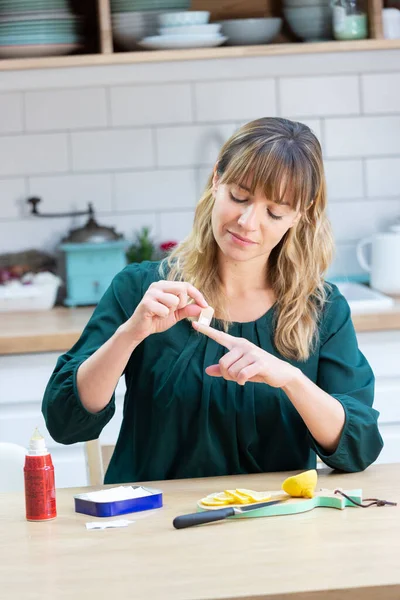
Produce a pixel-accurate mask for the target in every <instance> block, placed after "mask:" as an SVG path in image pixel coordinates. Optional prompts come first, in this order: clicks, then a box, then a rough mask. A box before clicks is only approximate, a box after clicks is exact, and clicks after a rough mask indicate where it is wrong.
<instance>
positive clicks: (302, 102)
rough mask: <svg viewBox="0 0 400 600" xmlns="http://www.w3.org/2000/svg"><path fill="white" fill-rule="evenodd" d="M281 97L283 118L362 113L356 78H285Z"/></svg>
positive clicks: (281, 86) (354, 76)
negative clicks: (284, 116)
mask: <svg viewBox="0 0 400 600" xmlns="http://www.w3.org/2000/svg"><path fill="white" fill-rule="evenodd" d="M279 94H280V98H281V110H282V114H284V115H293V117H308V116H315V115H318V116H324V115H352V114H358V113H359V112H360V93H359V82H358V77H357V75H342V76H330V77H296V78H291V79H285V78H283V79H281V81H280V90H279Z"/></svg>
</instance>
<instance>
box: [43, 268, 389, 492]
mask: <svg viewBox="0 0 400 600" xmlns="http://www.w3.org/2000/svg"><path fill="white" fill-rule="evenodd" d="M158 267H159V263H155V262H144V263H140V264H131V265H129V266H127V267H126V268H125V269H124V270H123V271H121V272H120V273H119V274H118V275H117V276H116V277H115V278H114V280H113V282H112V284H111V286H110V287H109V289H108V290H107V291H106V293H105V294H104V296H103V298H102V299H101V301H100V303H99V304H98V306H97V307H96V309H95V311H94V313H93V316H92V317H91V319H90V321H89V322H88V324H87V325H86V327H85V329H84V331H83V333H82V335H81V337H80V339H79V340H78V342H77V343H76V344H75V345H74V346H73V348H71V350H69V351H68V352H66V353H65V354H63V355H62V356H61V357H60V358H59V359H58V361H57V364H56V367H55V370H54V372H53V374H52V376H51V378H50V381H49V383H48V385H47V388H46V391H45V394H44V399H43V405H42V410H43V414H44V417H45V420H46V425H47V427H48V430H49V432H50V434H51V435H52V437H53V438H54V439H55V440H56V441H58V442H60V443H63V444H73V443H75V442H83V441H86V440H92V439H96V438H98V437H99V435H100V433H101V431H102V429H103V427H104V426H105V425H106V424H107V423H108V422H109V420H110V419H111V418H112V416H113V414H114V411H115V398H114V396H113V397H112V398H110V402H109V403H108V405H107V406H106V407H105V408H104V409H103V410H102V411H101V412H99V413H97V414H92V413H90V412H88V411H87V410H86V409H85V408H84V407H83V405H82V403H81V401H80V399H79V393H78V389H77V384H76V373H77V370H78V368H79V366H80V365H81V364H82V362H83V361H84V360H86V359H87V358H88V357H89V356H90V355H91V354H93V353H94V352H95V351H96V350H97V348H99V347H100V346H101V345H102V344H104V342H106V340H108V339H109V338H110V337H111V336H112V335H113V334H114V332H115V331H116V329H117V328H118V327H119V326H120V325H121V324H122V323H123V322H125V321H126V320H127V319H128V318H129V317H130V316H131V315H132V313H133V312H134V310H135V308H136V306H137V305H138V303H139V302H140V300H141V298H142V297H143V295H144V293H145V291H146V290H147V288H148V287H149V285H150V284H151V283H152V282H153V281H157V280H159V279H160V275H159V272H158ZM273 315H274V307H273V308H271V309H270V310H268V312H266V314H265V315H263V316H262V317H261V318H259V319H257V320H256V321H253V322H250V323H233V325H232V327H231V329H230V331H229V333H231V334H232V335H234V336H238V337H244V338H246V339H248V340H250V341H251V342H253V343H254V344H256V345H257V346H259V347H261V348H263V349H264V350H266V351H267V352H270V353H271V354H274V355H275V356H277V357H280V358H282V357H281V356H280V354H279V352H278V351H277V350H276V349H275V347H274V343H273ZM213 325H214V326H215V327H217V328H218V326H219V322H218V321H216V320H214V322H213ZM225 352H227V350H226V349H225V348H224V347H222V346H221V345H219V344H217V343H216V342H215V341H214V340H211V339H210V338H208V337H207V336H205V335H202V334H200V333H198V332H196V331H195V330H194V329H193V327H192V325H191V323H190V322H189V321H187V320H183V321H181V322H179V323H178V324H176V325H175V326H174V327H172V328H171V329H169V330H168V331H166V332H164V333H159V334H154V335H151V336H149V337H148V338H146V339H145V340H144V341H143V342H142V343H141V344H140V345H139V346H138V347H137V348H136V349H135V350H134V352H133V353H132V355H131V357H130V359H129V362H128V364H127V366H126V369H125V371H124V376H125V381H126V388H127V391H126V395H125V400H124V410H123V421H122V425H121V430H120V433H119V437H118V441H117V444H116V448H115V451H114V454H113V456H112V459H111V462H110V465H109V468H108V470H107V473H106V476H105V483H128V482H135V481H152V480H163V479H178V478H185V477H209V476H216V475H233V474H242V473H261V472H268V471H290V470H306V469H312V468H315V465H316V454H318V455H319V456H320V457H321V459H322V460H323V461H324V462H325V463H326V464H328V465H329V466H330V467H332V468H336V469H340V470H343V471H360V470H363V469H365V468H366V467H368V465H370V464H371V463H372V462H373V461H374V460H375V459H376V458H377V456H378V455H379V453H380V451H381V449H382V446H383V442H382V439H381V436H380V434H379V431H378V427H377V418H378V416H379V413H378V412H377V411H376V410H374V409H373V408H372V402H373V396H374V376H373V373H372V370H371V368H370V366H369V364H368V362H367V361H366V359H365V357H364V356H363V354H362V353H361V352H360V351H359V349H358V346H357V340H356V335H355V332H354V328H353V325H352V321H351V318H350V310H349V306H348V304H347V302H346V300H345V298H344V297H343V296H342V295H341V294H340V293H339V291H338V289H337V287H336V286H334V285H333V286H332V292H331V293H330V297H329V302H328V303H327V304H326V308H325V309H324V313H323V315H322V319H321V326H320V342H319V345H318V347H317V349H316V351H315V352H314V353H313V354H312V355H311V356H310V358H309V359H308V360H307V361H306V362H296V361H291V362H292V364H293V365H295V366H297V367H299V368H300V369H301V370H302V371H303V372H304V373H305V375H306V376H307V377H308V378H309V379H311V381H313V382H315V383H316V384H317V385H319V386H320V387H321V388H322V389H323V390H325V391H326V392H327V393H328V394H331V395H332V396H333V397H334V398H336V399H337V400H338V401H339V402H340V403H341V404H342V405H343V407H344V410H345V413H346V422H345V426H344V429H343V432H342V434H341V438H340V441H339V445H338V447H337V449H336V450H335V452H333V453H331V454H328V453H326V452H325V451H324V450H323V449H322V448H321V447H320V446H319V445H318V444H317V443H316V441H315V440H314V439H313V437H312V436H311V434H310V433H309V431H308V429H307V427H306V426H305V424H304V422H303V420H302V418H301V417H300V415H299V413H298V412H297V411H296V409H295V408H294V407H293V405H292V403H291V402H290V400H289V399H288V397H287V396H286V394H285V393H284V392H283V391H282V390H281V389H277V388H273V387H270V386H268V385H267V384H263V383H251V382H250V383H249V382H248V383H246V384H245V385H244V386H240V385H237V384H236V383H234V382H232V381H226V380H225V379H223V378H216V377H209V376H208V375H206V374H205V372H204V371H205V368H206V367H207V366H209V365H212V364H215V363H217V362H218V361H219V359H220V358H221V357H222V356H223V354H224V353H225Z"/></svg>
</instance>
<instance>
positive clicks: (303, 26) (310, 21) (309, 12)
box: [283, 5, 332, 42]
mask: <svg viewBox="0 0 400 600" xmlns="http://www.w3.org/2000/svg"><path fill="white" fill-rule="evenodd" d="M283 14H284V16H285V19H286V21H287V23H288V25H289V27H290V29H291V30H292V31H293V33H295V34H296V35H297V36H298V37H299V38H301V39H303V40H306V41H310V42H311V41H321V40H329V39H332V9H331V7H330V6H321V5H319V6H317V5H314V6H299V7H296V8H293V7H288V6H284V7H283Z"/></svg>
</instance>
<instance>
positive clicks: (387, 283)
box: [357, 223, 400, 295]
mask: <svg viewBox="0 0 400 600" xmlns="http://www.w3.org/2000/svg"><path fill="white" fill-rule="evenodd" d="M368 244H371V245H372V248H371V264H368V262H367V260H366V258H365V254H364V248H365V246H367V245H368ZM357 258H358V262H359V263H360V265H361V267H362V268H363V269H365V271H368V272H369V273H371V280H370V284H371V287H372V288H374V289H376V290H378V291H380V292H383V293H384V294H392V295H400V223H398V224H396V225H392V226H391V227H390V231H389V232H387V233H377V234H375V235H373V236H371V237H368V238H365V239H363V240H361V241H360V242H359V243H358V244H357Z"/></svg>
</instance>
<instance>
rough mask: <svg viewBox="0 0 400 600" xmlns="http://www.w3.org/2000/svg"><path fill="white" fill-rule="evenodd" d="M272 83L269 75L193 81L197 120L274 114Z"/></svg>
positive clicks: (273, 89)
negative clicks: (266, 76)
mask: <svg viewBox="0 0 400 600" xmlns="http://www.w3.org/2000/svg"><path fill="white" fill-rule="evenodd" d="M275 88H276V84H275V81H274V80H273V79H245V80H243V79H242V80H240V79H237V80H235V81H213V82H207V83H197V84H196V85H195V107H196V109H195V111H196V120H197V121H206V122H207V121H208V122H213V123H214V122H221V121H222V122H223V121H235V120H242V119H246V120H249V121H251V120H252V119H257V118H258V117H259V116H260V115H269V116H271V117H274V116H276V114H277V112H276V111H277V107H276V90H275Z"/></svg>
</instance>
